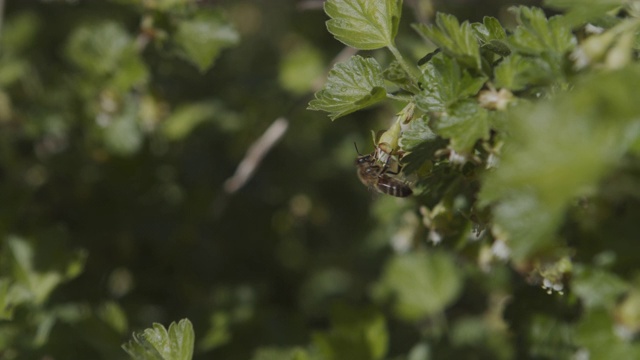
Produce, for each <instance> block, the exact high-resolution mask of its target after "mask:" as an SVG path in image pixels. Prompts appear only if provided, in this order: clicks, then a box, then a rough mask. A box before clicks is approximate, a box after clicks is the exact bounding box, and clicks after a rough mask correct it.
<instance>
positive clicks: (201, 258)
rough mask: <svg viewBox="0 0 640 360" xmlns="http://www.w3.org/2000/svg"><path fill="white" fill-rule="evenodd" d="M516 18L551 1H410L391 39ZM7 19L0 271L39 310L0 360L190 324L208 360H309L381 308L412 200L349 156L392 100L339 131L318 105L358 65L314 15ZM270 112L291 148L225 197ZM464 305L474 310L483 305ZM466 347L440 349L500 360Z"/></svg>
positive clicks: (80, 1) (138, 7)
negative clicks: (283, 351) (301, 357)
mask: <svg viewBox="0 0 640 360" xmlns="http://www.w3.org/2000/svg"><path fill="white" fill-rule="evenodd" d="M516 3H518V4H529V5H532V4H537V3H538V2H534V1H529V2H524V1H520V2H515V1H498V0H493V1H489V0H487V1H463V0H456V1H453V0H451V1H444V0H442V1H433V2H431V1H428V0H422V1H421V0H413V1H410V0H405V5H404V6H405V12H404V13H403V20H402V26H401V31H400V35H399V38H398V40H397V42H398V45H399V47H400V48H401V50H402V51H403V52H404V53H405V54H408V56H409V57H410V58H411V59H412V60H414V61H417V59H419V58H420V57H422V56H424V55H425V54H426V53H428V52H429V51H432V50H433V47H432V46H431V45H429V44H426V43H424V42H423V40H421V39H420V38H419V37H418V36H417V35H416V34H415V33H414V32H413V31H412V30H411V29H410V27H409V24H410V23H412V22H416V21H422V22H429V21H431V20H432V19H433V15H434V12H435V11H443V12H449V13H453V14H455V15H456V16H457V17H458V18H459V19H461V20H464V19H469V20H472V21H478V20H481V19H482V17H483V16H485V15H491V16H496V17H498V18H500V19H501V20H503V21H504V23H505V24H509V23H510V21H512V19H510V18H509V14H508V12H507V11H506V9H507V8H508V6H510V5H514V4H516ZM3 5H4V13H3V14H2V33H1V40H0V41H1V43H0V46H1V48H0V86H1V88H0V236H1V237H2V238H3V239H4V240H3V244H2V259H3V260H2V263H1V264H2V269H1V271H2V272H3V273H5V274H14V275H15V274H18V275H19V276H22V279H23V280H24V279H26V280H24V281H28V282H30V284H32V286H34V288H36V289H37V291H39V294H40V295H39V297H38V298H37V299H36V300H33V299H32V301H29V302H26V304H27V305H24V306H18V307H16V308H15V309H12V311H13V310H15V312H14V313H13V314H12V315H11V318H12V319H13V320H6V319H5V320H3V321H2V322H0V359H31V358H33V359H124V358H126V356H127V355H126V353H125V352H124V351H122V349H121V348H120V345H121V344H122V343H123V342H125V341H126V340H127V339H129V338H130V335H131V332H132V331H137V330H140V329H144V328H146V327H149V326H150V325H151V324H152V323H153V322H159V323H162V324H164V325H168V323H170V322H171V321H177V320H179V319H182V318H185V317H186V318H189V319H190V320H191V321H192V323H193V324H194V328H195V332H196V336H197V338H196V358H197V359H214V358H215V359H250V358H252V356H254V355H255V354H256V353H257V351H259V349H264V348H265V347H269V348H273V347H289V346H306V345H307V344H309V343H310V342H311V341H312V339H313V338H314V336H316V335H317V334H318V333H321V332H323V331H327V330H328V329H329V328H330V326H331V325H330V324H331V320H330V313H331V311H332V310H331V309H333V308H335V306H336V304H342V305H341V306H351V307H354V308H368V307H369V306H371V304H372V303H373V301H372V300H371V299H372V296H374V295H372V288H373V285H374V283H376V281H378V279H379V277H380V273H381V272H382V269H383V266H384V264H385V260H386V259H387V258H388V256H389V254H391V253H393V252H394V249H397V248H398V247H402V246H403V243H402V241H403V239H404V238H403V235H402V234H403V232H402V231H403V228H404V227H406V226H407V224H411V223H412V222H415V221H416V220H415V217H416V215H415V214H417V204H416V203H414V202H413V201H412V200H410V199H409V200H406V201H397V200H396V199H391V198H388V197H384V196H376V195H375V194H372V193H371V192H370V191H368V190H367V189H366V188H365V187H363V186H362V184H360V182H359V181H358V179H357V177H356V175H355V168H354V166H353V161H354V159H355V156H356V152H355V149H354V146H353V143H354V142H356V143H357V144H358V146H359V148H360V150H361V151H363V152H368V151H370V150H371V149H372V143H371V134H370V132H371V130H376V131H377V130H380V129H385V128H386V127H388V126H389V124H390V121H392V120H393V116H394V113H395V112H396V111H397V110H398V109H397V108H395V107H394V104H392V103H389V104H387V105H386V106H382V107H376V108H373V109H369V110H366V111H362V112H358V113H356V114H351V115H349V116H347V117H345V118H342V119H340V120H338V121H336V122H333V123H332V122H331V121H330V120H329V118H328V117H327V116H326V114H324V113H320V112H312V111H308V110H306V106H307V103H308V101H309V100H310V99H311V98H312V94H313V91H314V90H317V89H318V88H319V86H321V85H322V83H323V81H324V79H325V77H326V73H327V71H328V69H329V68H330V67H331V65H332V63H333V62H334V61H336V60H337V59H340V54H341V52H343V51H348V50H345V48H344V45H343V44H341V43H339V42H338V41H336V40H335V39H334V38H333V37H332V36H331V35H330V34H329V33H328V32H327V31H326V28H325V25H324V22H325V21H326V20H327V17H326V15H325V14H324V12H323V11H322V1H293V0H229V1H215V0H208V1H207V0H201V1H195V0H194V1H187V0H184V1H178V0H155V1H154V0H111V1H108V0H100V1H98V0H75V1H55V0H49V1H44V0H43V1H36V0H8V1H4V3H3ZM199 18H202V19H213V18H215V19H217V21H218V22H217V23H216V24H217V25H216V26H217V27H216V28H215V30H216V31H217V32H216V36H217V37H215V36H214V37H213V38H212V39H209V40H207V39H208V38H207V36H205V35H206V34H204V35H203V34H201V33H199V31H200V30H195V31H193V32H189V31H187V30H185V29H189V28H188V27H187V26H186V25H185V26H183V25H182V24H185V23H188V22H189V21H191V20H193V19H199ZM209 30H211V29H206V28H205V29H204V30H202V31H205V32H206V31H209ZM198 34H199V35H198ZM200 35H202V37H201V38H200V37H198V36H200ZM194 37H195V38H194ZM207 41H210V42H211V43H214V44H215V45H214V46H212V47H213V49H209V46H208V45H206V44H208V42H207ZM194 48H195V50H194ZM199 48H202V49H204V50H205V54H204V55H202V54H199V53H198V49H199ZM206 51H211V52H213V53H215V54H217V56H210V58H211V59H212V61H211V62H207V59H208V57H207V54H206ZM365 55H367V56H374V57H376V58H378V59H379V61H381V62H383V63H384V62H386V63H388V62H389V61H390V60H391V59H390V55H389V54H388V53H385V51H384V50H380V51H374V52H369V53H366V54H365ZM198 59H200V62H198ZM202 59H204V60H202ZM278 118H284V119H286V120H287V122H288V129H287V131H286V133H285V134H284V136H283V137H282V138H281V139H280V141H279V142H278V143H277V144H276V145H275V146H274V147H273V148H272V149H271V150H270V151H269V152H268V153H266V154H265V157H264V159H263V161H262V162H261V163H260V164H259V166H258V167H257V169H256V171H255V173H254V174H253V176H252V177H251V178H250V179H249V181H248V182H247V183H246V185H245V186H243V187H242V188H240V189H239V190H238V191H235V192H233V193H230V192H228V191H225V187H224V184H225V181H226V180H227V179H229V178H230V177H231V176H232V175H233V174H234V172H235V170H236V167H237V166H238V164H239V163H240V161H241V160H242V159H243V157H244V156H245V154H246V152H247V150H248V149H249V148H250V146H251V145H252V144H253V143H254V142H255V141H256V140H257V139H258V138H259V137H260V136H261V135H262V134H263V133H264V132H265V130H266V129H267V128H268V127H269V126H270V125H271V124H272V123H273V122H274V121H275V120H276V119H278ZM423 235H424V236H425V237H426V235H425V234H423ZM29 259H30V260H29ZM18 275H16V276H18ZM19 276H18V277H19ZM3 281H4V280H3ZM6 284H7V283H6V282H2V283H0V285H2V286H0V289H6V288H5V287H3V286H5V285H6ZM523 286H524V285H523ZM465 291H466V292H468V294H467V295H473V293H474V291H475V290H474V289H467V290H465ZM522 291H525V292H526V291H529V290H522ZM527 296H533V297H535V296H544V294H541V295H538V293H536V292H534V291H531V294H528V295H527ZM462 298H463V299H467V300H465V301H463V302H462V303H461V304H458V305H459V306H460V308H463V309H467V310H469V311H471V312H473V311H474V309H476V310H478V311H480V310H482V309H484V306H485V305H486V302H487V301H488V300H486V299H484V300H483V301H482V302H478V303H474V301H473V300H472V299H473V296H465V297H462ZM379 311H384V307H381V309H379ZM388 321H389V323H388V324H387V327H388V329H389V333H390V334H391V335H390V340H389V351H388V356H387V357H388V358H405V357H404V356H405V355H406V354H408V353H409V351H410V349H412V347H413V346H414V345H415V344H416V343H418V342H419V340H420V338H421V336H422V335H424V331H425V330H424V329H425V326H426V328H429V326H428V324H426V325H425V324H422V325H425V326H421V327H417V328H416V326H414V324H410V323H407V322H401V321H398V320H392V319H388ZM470 326H471V325H470ZM421 329H422V330H421ZM443 347H444V345H443ZM462 349H463V350H456V351H460V352H453V353H450V354H449V355H451V356H454V355H453V354H457V355H460V356H463V355H464V356H473V357H458V358H467V359H471V358H496V357H492V356H496V355H495V354H494V353H491V352H489V353H488V354H483V353H482V352H481V351H480V352H478V351H477V349H475V350H474V347H473V346H470V347H462ZM467 351H468V352H467ZM505 351H507V350H505ZM465 354H466V355H465ZM507 354H509V352H508V351H507ZM485 355H486V356H485ZM416 356H417V355H416ZM507 356H508V355H507ZM275 358H278V357H275ZM345 358H351V359H359V358H366V357H357V356H355V357H345ZM418 358H419V357H415V359H418ZM441 358H444V357H441Z"/></svg>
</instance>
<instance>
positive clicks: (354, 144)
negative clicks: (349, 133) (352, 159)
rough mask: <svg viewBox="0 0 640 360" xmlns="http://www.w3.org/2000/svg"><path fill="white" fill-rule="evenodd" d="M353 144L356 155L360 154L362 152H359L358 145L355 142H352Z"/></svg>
mask: <svg viewBox="0 0 640 360" xmlns="http://www.w3.org/2000/svg"><path fill="white" fill-rule="evenodd" d="M353 146H355V147H356V152H357V153H358V155H360V156H362V154H360V151H359V150H358V145H356V142H355V141H354V142H353Z"/></svg>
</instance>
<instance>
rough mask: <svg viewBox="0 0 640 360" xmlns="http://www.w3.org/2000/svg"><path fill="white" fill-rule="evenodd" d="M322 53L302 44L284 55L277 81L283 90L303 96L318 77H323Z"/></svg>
mask: <svg viewBox="0 0 640 360" xmlns="http://www.w3.org/2000/svg"><path fill="white" fill-rule="evenodd" d="M325 71H326V70H325V65H324V63H323V60H322V53H320V51H319V50H318V49H316V48H315V47H313V46H311V45H308V44H303V45H299V46H297V47H295V49H293V50H292V51H289V52H287V53H286V54H285V55H284V58H283V59H282V61H281V63H280V72H279V76H278V80H279V82H280V84H281V85H282V87H283V88H285V89H287V90H289V91H291V92H293V93H296V94H304V93H306V92H308V91H311V89H312V88H313V86H314V83H315V82H316V81H317V79H318V77H320V76H324V73H325Z"/></svg>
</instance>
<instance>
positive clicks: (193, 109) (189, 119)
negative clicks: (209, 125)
mask: <svg viewBox="0 0 640 360" xmlns="http://www.w3.org/2000/svg"><path fill="white" fill-rule="evenodd" d="M218 110H219V108H218V106H216V105H215V103H213V102H210V101H207V102H202V103H191V104H188V105H183V106H180V107H178V108H177V109H176V110H174V111H173V112H172V113H171V116H169V117H168V118H167V119H166V120H165V121H164V122H163V124H162V132H163V133H164V136H166V137H167V139H169V140H181V139H183V138H184V137H185V136H187V135H189V133H191V131H192V130H193V129H195V128H196V127H197V126H198V125H199V124H201V123H202V122H204V121H207V120H210V119H212V118H213V117H214V116H215V115H216V112H217V111H218Z"/></svg>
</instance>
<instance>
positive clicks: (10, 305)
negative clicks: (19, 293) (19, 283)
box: [0, 278, 16, 320]
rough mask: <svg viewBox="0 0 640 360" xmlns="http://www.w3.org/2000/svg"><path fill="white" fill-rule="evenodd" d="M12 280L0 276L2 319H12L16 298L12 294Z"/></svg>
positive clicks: (0, 311)
mask: <svg viewBox="0 0 640 360" xmlns="http://www.w3.org/2000/svg"><path fill="white" fill-rule="evenodd" d="M10 289H11V282H10V280H9V279H7V278H0V320H11V318H12V317H13V310H14V307H15V305H16V304H15V303H14V299H12V298H11V296H10V293H9V291H10Z"/></svg>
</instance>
